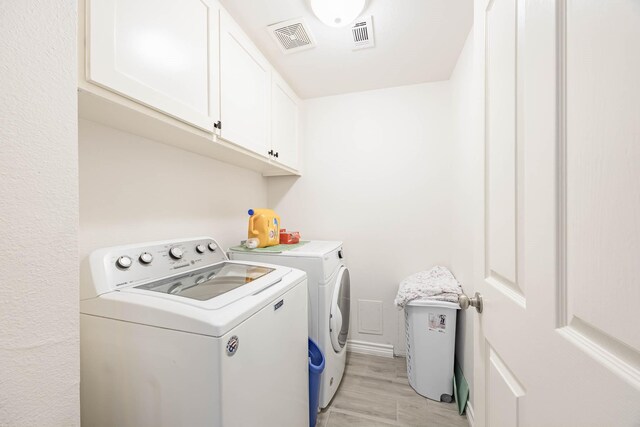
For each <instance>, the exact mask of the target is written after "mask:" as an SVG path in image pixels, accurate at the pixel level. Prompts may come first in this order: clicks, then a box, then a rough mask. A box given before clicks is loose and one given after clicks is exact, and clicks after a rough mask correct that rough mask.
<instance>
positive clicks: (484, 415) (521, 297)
mask: <svg viewBox="0 0 640 427" xmlns="http://www.w3.org/2000/svg"><path fill="white" fill-rule="evenodd" d="M475 37H476V38H475V43H474V45H475V46H476V49H477V52H476V53H477V55H476V60H477V61H476V65H477V66H478V72H479V73H481V74H482V77H483V78H482V83H481V85H482V90H481V91H480V92H481V94H482V95H481V96H482V100H483V102H482V114H481V117H482V122H483V130H484V132H483V133H482V142H483V145H484V149H485V156H484V159H483V162H484V163H483V168H482V169H483V170H484V176H483V178H484V183H485V185H484V188H485V193H484V197H483V200H484V204H483V209H482V212H483V214H484V221H483V224H482V229H481V230H479V235H480V236H481V237H482V241H483V244H482V245H479V247H478V257H479V258H480V259H482V260H483V262H482V263H481V264H482V265H483V268H482V271H479V272H478V276H479V277H478V282H477V288H478V290H479V291H480V292H481V293H482V294H483V296H484V312H483V313H482V314H481V315H479V316H478V317H477V320H478V321H477V323H476V337H475V344H476V345H475V346H474V348H475V390H474V393H473V396H472V402H473V405H474V412H475V423H476V425H478V426H492V427H493V426H536V427H544V426H580V427H583V426H638V425H640V314H639V313H640V311H639V309H638V301H640V261H639V259H640V79H638V76H639V75H640V44H639V43H640V3H639V2H638V0H611V1H607V2H603V1H601V0H555V1H547V0H476V13H475Z"/></svg>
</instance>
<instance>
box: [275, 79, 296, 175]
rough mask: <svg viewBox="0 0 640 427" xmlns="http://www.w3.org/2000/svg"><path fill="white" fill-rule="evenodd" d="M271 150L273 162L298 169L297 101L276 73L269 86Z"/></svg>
mask: <svg viewBox="0 0 640 427" xmlns="http://www.w3.org/2000/svg"><path fill="white" fill-rule="evenodd" d="M271 149H272V150H273V153H274V154H273V155H272V159H273V160H274V161H276V162H278V163H281V164H283V165H285V166H289V167H290V168H293V169H297V168H298V100H297V97H296V95H295V94H294V93H293V91H292V90H291V89H290V88H289V86H287V84H286V83H285V82H284V80H282V78H281V77H280V76H278V75H277V74H276V73H273V80H272V85H271Z"/></svg>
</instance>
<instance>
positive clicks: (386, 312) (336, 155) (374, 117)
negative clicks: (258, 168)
mask: <svg viewBox="0 0 640 427" xmlns="http://www.w3.org/2000/svg"><path fill="white" fill-rule="evenodd" d="M450 95H451V94H450V90H449V83H448V82H441V83H429V84H420V85H412V86H405V87H398V88H392V89H384V90H376V91H368V92H360V93H353V94H347V95H339V96H332V97H325V98H317V99H312V100H309V101H306V102H305V110H306V111H305V112H304V114H303V116H304V126H303V128H304V130H303V135H302V140H303V141H304V145H303V153H302V160H303V163H304V170H303V176H302V177H301V178H289V177H282V178H271V180H270V182H269V204H270V205H271V206H272V207H273V208H275V209H276V211H277V212H278V213H279V214H280V215H281V217H282V224H283V227H285V228H287V229H292V230H299V231H300V232H301V235H302V238H303V239H323V240H343V241H344V247H345V252H346V256H347V262H348V266H349V268H350V270H351V283H352V288H351V298H352V317H351V336H350V338H351V339H355V340H363V341H369V342H376V343H382V344H391V345H394V346H395V347H396V351H398V352H400V353H402V351H403V349H404V346H405V343H404V341H403V338H404V333H402V334H399V333H398V331H399V317H400V316H399V312H398V311H397V309H396V308H395V306H394V305H393V299H394V297H395V294H396V291H397V288H398V283H399V282H400V281H401V280H402V279H403V278H405V277H406V276H408V275H410V274H412V273H415V272H417V271H421V270H424V269H427V268H430V267H431V266H433V265H434V264H445V265H448V261H449V259H450V258H451V256H450V253H451V229H450V222H451V208H450V200H449V192H450V190H451V148H450V147H451V111H450ZM359 300H373V301H379V302H381V304H382V318H381V319H380V320H382V322H383V327H382V331H381V332H382V334H381V335H371V334H364V333H361V332H359V326H360V324H359V321H363V322H365V323H367V324H369V326H371V325H373V326H376V322H377V320H378V319H379V316H376V315H375V313H374V314H372V315H370V316H366V318H359V316H358V302H359ZM365 326H367V325H366V324H365ZM402 328H404V326H403V325H402Z"/></svg>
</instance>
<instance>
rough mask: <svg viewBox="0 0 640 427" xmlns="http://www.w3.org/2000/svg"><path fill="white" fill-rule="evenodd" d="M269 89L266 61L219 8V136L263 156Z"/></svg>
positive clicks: (267, 141) (264, 154)
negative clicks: (220, 125)
mask: <svg viewBox="0 0 640 427" xmlns="http://www.w3.org/2000/svg"><path fill="white" fill-rule="evenodd" d="M270 89H271V66H270V65H269V62H267V60H266V59H265V58H264V57H263V56H262V54H261V53H260V51H258V49H257V48H256V47H255V46H254V45H253V43H252V42H251V40H249V38H248V37H247V36H246V35H245V34H244V32H243V31H242V30H241V29H240V27H239V26H238V25H237V24H236V23H235V22H234V21H233V19H232V18H231V17H230V16H229V15H228V14H227V13H226V12H224V11H223V12H222V13H221V15H220V110H221V114H222V129H221V136H222V138H224V139H225V140H227V141H229V142H232V143H234V144H237V145H240V146H242V147H244V148H247V149H249V150H251V151H253V152H255V153H258V154H260V155H262V156H265V157H266V156H267V152H268V151H269V148H268V147H269V98H270V92H271V90H270Z"/></svg>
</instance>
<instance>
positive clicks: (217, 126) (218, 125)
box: [213, 120, 222, 130]
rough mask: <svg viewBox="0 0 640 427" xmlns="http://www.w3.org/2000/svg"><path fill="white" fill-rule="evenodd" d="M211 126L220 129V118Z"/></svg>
mask: <svg viewBox="0 0 640 427" xmlns="http://www.w3.org/2000/svg"><path fill="white" fill-rule="evenodd" d="M213 128H214V129H220V130H222V122H221V121H220V120H218V121H217V122H215V123H214V124H213Z"/></svg>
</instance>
